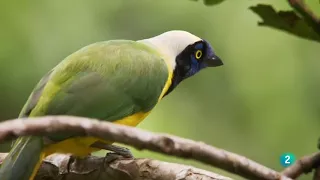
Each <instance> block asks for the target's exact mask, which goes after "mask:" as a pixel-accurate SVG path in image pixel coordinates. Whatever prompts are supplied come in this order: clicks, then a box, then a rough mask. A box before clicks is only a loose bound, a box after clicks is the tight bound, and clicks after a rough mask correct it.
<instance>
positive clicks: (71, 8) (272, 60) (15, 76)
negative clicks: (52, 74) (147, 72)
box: [0, 0, 320, 179]
mask: <svg viewBox="0 0 320 180" xmlns="http://www.w3.org/2000/svg"><path fill="white" fill-rule="evenodd" d="M255 3H257V2H255V1H224V2H223V3H221V4H219V5H217V6H205V5H204V4H203V3H200V2H194V1H187V0H175V1H170V0H163V1H150V0H149V1H148V0H139V1H126V0H118V1H103V0H96V1H86V0H77V1H75V0H73V1H63V0H55V1H42V0H34V1H19V2H16V1H0V22H1V24H0V26H1V28H0V40H1V41H0V93H1V95H0V118H1V120H5V119H9V118H15V117H17V115H18V113H19V111H20V109H21V108H22V106H23V104H24V103H25V101H26V100H27V97H28V95H29V94H30V92H31V90H32V89H33V87H34V86H35V84H36V83H37V82H38V80H39V79H40V78H41V76H42V75H44V74H45V73H46V72H47V71H48V70H50V69H51V68H52V67H54V66H55V65H56V64H57V63H59V62H60V61H61V60H62V59H63V58H64V57H66V56H67V55H69V54H70V53H72V52H74V51H76V50H78V49H79V48H81V47H83V46H85V45H88V44H90V43H93V42H97V41H104V40H109V39H134V40H136V39H143V38H147V37H150V36H155V35H158V34H160V33H162V32H164V31H167V30H172V29H183V30H187V31H190V32H192V33H194V34H196V35H198V36H200V37H203V38H204V39H207V40H208V41H210V42H211V43H212V45H213V47H214V48H215V51H216V52H217V54H218V55H219V56H221V57H222V58H223V60H224V63H225V65H224V66H222V67H219V68H214V69H207V70H204V71H202V72H201V73H199V74H198V75H196V76H194V77H192V78H190V79H189V80H187V81H185V82H183V83H182V84H181V85H180V86H179V87H178V88H177V89H176V90H175V91H174V92H173V93H172V94H171V95H169V96H168V97H167V98H165V99H164V100H163V101H162V102H161V103H160V104H159V105H158V106H157V107H156V108H155V110H154V111H153V113H151V115H150V116H149V117H148V118H147V119H146V120H145V121H144V122H142V123H141V125H139V126H138V127H139V128H143V129H146V130H150V131H154V132H165V133H170V134H174V135H178V136H182V137H185V138H190V139H194V140H199V141H204V142H206V143H208V144H211V145H214V146H217V147H220V148H223V149H226V150H229V151H232V152H236V153H238V154H241V155H245V156H247V157H248V158H251V159H254V160H256V161H258V162H259V163H262V164H264V165H266V166H269V167H272V168H274V169H276V170H281V169H282V167H281V166H280V163H279V157H280V155H281V154H282V153H283V152H292V153H294V154H295V155H296V156H297V157H300V156H302V155H306V154H309V153H312V152H314V151H316V143H317V138H318V136H319V126H320V120H319V118H320V101H319V100H320V97H319V89H320V81H319V79H320V72H319V67H320V61H319V52H320V51H319V48H320V44H319V43H317V42H314V41H308V40H304V39H300V38H298V37H295V36H292V35H289V34H286V33H283V32H281V31H277V30H274V29H271V28H261V27H258V26H257V22H258V21H260V18H259V17H258V16H257V15H255V14H254V13H252V12H251V11H249V10H248V8H249V7H250V6H251V5H253V4H255ZM268 3H272V4H273V5H275V6H276V7H277V8H279V9H290V8H289V6H288V5H287V3H286V1H278V0H272V1H268ZM311 4H312V3H311ZM313 5H316V2H314V4H313ZM313 5H312V7H314V6H313ZM0 150H1V151H5V150H8V146H5V145H1V148H0ZM134 154H135V156H137V157H149V158H156V159H160V160H166V161H175V162H180V163H184V164H191V165H194V166H197V167H200V168H205V169H208V170H212V171H215V172H218V173H222V174H227V173H226V172H221V171H220V170H216V169H214V168H212V167H209V166H205V165H203V164H200V163H196V162H194V161H189V160H183V159H177V158H172V157H168V156H163V155H159V154H156V153H152V152H148V151H142V152H139V151H134ZM233 177H235V176H233ZM306 179H308V178H306Z"/></svg>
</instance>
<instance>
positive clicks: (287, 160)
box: [284, 155, 291, 164]
mask: <svg viewBox="0 0 320 180" xmlns="http://www.w3.org/2000/svg"><path fill="white" fill-rule="evenodd" d="M284 158H285V159H286V160H285V161H284V163H285V164H290V163H291V162H290V156H289V155H286V156H285V157H284Z"/></svg>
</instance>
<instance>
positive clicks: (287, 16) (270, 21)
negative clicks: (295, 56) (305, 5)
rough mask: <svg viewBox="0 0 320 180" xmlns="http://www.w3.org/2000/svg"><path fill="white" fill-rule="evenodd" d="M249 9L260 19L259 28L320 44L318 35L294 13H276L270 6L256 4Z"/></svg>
mask: <svg viewBox="0 0 320 180" xmlns="http://www.w3.org/2000/svg"><path fill="white" fill-rule="evenodd" d="M250 9H251V10H252V11H253V12H254V13H256V14H257V15H259V16H260V17H261V18H262V20H263V21H262V22H258V25H259V26H266V27H270V28H274V29H277V30H281V31H284V32H286V33H289V34H292V35H295V36H298V37H300V38H304V39H308V40H312V41H317V42H320V37H319V35H318V34H317V33H316V32H314V30H313V29H312V28H311V27H310V26H309V25H308V24H307V23H306V22H305V21H304V20H303V19H302V18H301V17H300V16H299V15H297V14H296V13H295V12H294V11H278V12H277V11H276V10H275V9H274V8H273V7H272V6H271V5H265V4H258V5H256V6H251V7H250Z"/></svg>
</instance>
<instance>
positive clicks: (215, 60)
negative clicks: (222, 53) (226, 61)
mask: <svg viewBox="0 0 320 180" xmlns="http://www.w3.org/2000/svg"><path fill="white" fill-rule="evenodd" d="M206 64H207V65H208V67H217V66H222V65H223V62H222V60H221V59H220V58H219V57H218V56H216V55H214V56H213V57H212V58H209V59H207V60H206Z"/></svg>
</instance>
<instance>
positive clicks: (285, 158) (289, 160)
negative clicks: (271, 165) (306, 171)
mask: <svg viewBox="0 0 320 180" xmlns="http://www.w3.org/2000/svg"><path fill="white" fill-rule="evenodd" d="M295 160H296V158H295V156H294V154H292V153H284V154H282V155H281V156H280V163H281V165H282V166H283V167H288V166H290V165H292V164H293V163H294V162H295Z"/></svg>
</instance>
